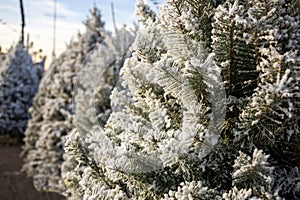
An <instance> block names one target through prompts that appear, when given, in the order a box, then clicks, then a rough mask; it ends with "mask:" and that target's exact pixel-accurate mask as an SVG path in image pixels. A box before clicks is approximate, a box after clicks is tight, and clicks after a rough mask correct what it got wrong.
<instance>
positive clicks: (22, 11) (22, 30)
mask: <svg viewBox="0 0 300 200" xmlns="http://www.w3.org/2000/svg"><path fill="white" fill-rule="evenodd" d="M20 8H21V17H22V25H21V26H22V29H21V42H22V45H24V27H25V15H24V7H23V0H20Z"/></svg>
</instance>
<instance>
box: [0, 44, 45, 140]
mask: <svg viewBox="0 0 300 200" xmlns="http://www.w3.org/2000/svg"><path fill="white" fill-rule="evenodd" d="M2 58H3V61H0V134H1V135H10V136H17V137H23V136H24V132H25V129H26V126H27V122H28V120H29V119H30V115H29V113H28V109H29V107H30V106H31V105H32V101H33V98H34V96H35V94H36V92H37V90H38V86H39V80H40V79H39V77H38V73H37V70H36V68H34V65H33V63H32V60H31V56H30V55H29V54H28V51H27V50H26V49H24V47H23V45H22V44H21V43H19V44H17V45H16V47H14V48H12V49H10V51H9V52H8V53H7V54H6V55H5V56H3V55H2V56H1V58H0V59H2Z"/></svg>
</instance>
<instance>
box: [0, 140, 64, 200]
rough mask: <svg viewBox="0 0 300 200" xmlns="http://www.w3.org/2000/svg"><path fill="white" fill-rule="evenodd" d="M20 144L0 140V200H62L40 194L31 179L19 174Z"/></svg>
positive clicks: (61, 198) (22, 173) (20, 164)
mask: <svg viewBox="0 0 300 200" xmlns="http://www.w3.org/2000/svg"><path fill="white" fill-rule="evenodd" d="M20 153H21V143H20V142H19V141H18V140H15V139H12V138H10V139H5V138H0V200H63V199H64V198H63V197H62V196H60V195H58V194H56V193H46V192H43V193H40V192H38V191H36V190H35V188H34V187H33V184H32V179H30V178H28V177H27V176H26V174H25V173H24V172H21V167H22V159H21V158H20Z"/></svg>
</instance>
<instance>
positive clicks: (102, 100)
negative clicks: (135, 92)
mask: <svg viewBox="0 0 300 200" xmlns="http://www.w3.org/2000/svg"><path fill="white" fill-rule="evenodd" d="M135 32H136V30H128V29H127V28H126V27H123V28H121V29H117V30H116V33H114V34H113V35H112V37H109V38H106V39H105V41H104V43H101V44H99V45H98V46H97V48H96V49H95V50H94V51H93V53H92V54H91V55H90V56H88V58H87V61H86V62H87V63H86V65H85V67H84V68H82V69H81V70H80V71H79V72H78V74H77V79H78V82H77V84H76V87H77V88H76V90H75V91H76V94H75V98H74V104H75V126H76V128H77V129H76V134H78V135H80V137H81V138H85V137H86V135H87V134H88V133H89V131H90V130H99V128H101V127H103V126H104V125H105V124H106V121H107V119H108V117H109V116H110V113H111V112H112V110H111V106H110V98H109V97H110V94H111V91H112V90H113V88H114V87H120V86H118V85H117V83H118V80H119V72H120V69H121V67H122V66H123V63H124V61H125V59H126V58H127V57H128V56H129V55H130V54H129V51H128V49H129V47H130V46H131V44H132V42H133V40H134V38H135ZM79 148H80V147H79ZM64 159H65V162H64V163H63V164H62V172H63V174H62V177H63V179H66V180H65V181H64V182H63V184H65V185H66V186H68V185H69V184H72V182H73V181H74V179H77V180H78V179H81V175H82V174H83V170H84V169H85V167H86V166H85V164H84V163H78V162H74V161H75V159H74V157H73V153H69V152H67V153H65V154H64ZM77 164H79V165H80V167H79V166H78V167H77ZM71 179H72V180H71ZM69 195H70V194H69ZM76 196H77V197H78V196H80V193H79V191H72V192H71V198H75V197H76Z"/></svg>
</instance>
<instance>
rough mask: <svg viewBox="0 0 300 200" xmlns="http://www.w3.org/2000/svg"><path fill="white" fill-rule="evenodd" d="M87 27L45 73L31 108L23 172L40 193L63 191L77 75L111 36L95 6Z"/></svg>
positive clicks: (72, 123) (24, 148)
mask: <svg viewBox="0 0 300 200" xmlns="http://www.w3.org/2000/svg"><path fill="white" fill-rule="evenodd" d="M84 24H85V26H86V31H85V33H83V34H80V33H79V34H78V37H77V38H76V40H73V41H71V42H70V44H69V45H68V46H67V49H66V50H65V52H63V53H62V54H61V55H60V56H59V58H57V59H56V60H54V61H53V62H52V64H51V66H50V67H49V69H48V70H47V71H46V73H45V75H44V77H43V79H42V81H41V85H40V88H39V93H38V94H37V96H36V97H35V99H34V102H33V106H32V107H31V108H30V114H31V115H32V116H33V118H32V119H31V120H30V121H29V124H28V128H27V130H26V133H25V139H24V141H25V145H24V147H23V154H24V156H25V164H24V166H23V170H25V171H26V172H27V174H28V175H29V176H31V177H33V181H34V185H35V187H36V188H37V189H38V190H41V191H46V190H47V191H49V190H50V191H63V190H64V187H63V185H62V184H61V181H60V180H61V165H62V162H63V153H64V152H63V144H64V140H65V139H64V138H65V136H66V135H67V134H68V133H69V132H70V131H71V130H72V129H73V128H74V127H75V121H74V116H75V107H74V104H73V96H74V91H75V90H74V86H75V84H76V83H77V72H79V71H80V70H81V69H82V68H84V67H85V62H86V57H87V55H89V54H91V53H92V52H93V50H94V49H95V48H96V47H97V45H98V44H100V43H102V42H103V40H104V39H105V37H108V36H109V33H108V32H106V31H105V30H104V23H103V22H102V20H101V15H100V11H99V10H98V9H97V8H96V6H94V8H93V10H91V18H88V19H87V20H86V22H85V23H84Z"/></svg>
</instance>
